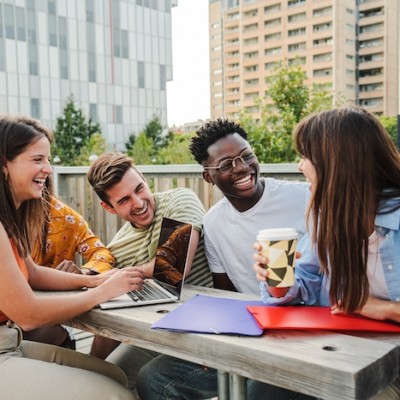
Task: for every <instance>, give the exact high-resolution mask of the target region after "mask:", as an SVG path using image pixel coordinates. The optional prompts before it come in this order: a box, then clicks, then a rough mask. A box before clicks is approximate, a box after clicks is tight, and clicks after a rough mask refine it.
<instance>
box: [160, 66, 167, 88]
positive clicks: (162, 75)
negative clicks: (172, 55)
mask: <svg viewBox="0 0 400 400" xmlns="http://www.w3.org/2000/svg"><path fill="white" fill-rule="evenodd" d="M160 89H161V90H167V73H166V68H165V65H160Z"/></svg>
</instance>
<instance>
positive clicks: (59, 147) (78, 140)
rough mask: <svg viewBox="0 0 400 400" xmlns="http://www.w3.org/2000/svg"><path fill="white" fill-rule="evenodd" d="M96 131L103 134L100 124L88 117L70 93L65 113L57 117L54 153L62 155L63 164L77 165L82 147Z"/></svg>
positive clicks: (61, 162)
mask: <svg viewBox="0 0 400 400" xmlns="http://www.w3.org/2000/svg"><path fill="white" fill-rule="evenodd" d="M94 133H100V134H101V128H100V125H99V124H98V123H95V122H94V121H93V120H92V118H91V117H90V116H89V117H88V118H86V117H85V116H84V114H83V111H82V110H81V109H80V108H77V107H76V106H75V101H74V98H73V96H72V95H70V96H69V97H68V99H67V103H66V105H65V107H64V110H63V114H62V115H60V116H59V117H58V118H57V124H56V129H55V130H54V143H53V147H52V154H53V155H54V156H55V155H58V156H59V157H60V160H61V161H60V164H61V165H77V158H78V156H79V154H80V152H81V148H82V147H83V146H86V145H87V144H88V142H89V139H90V137H91V136H92V135H93V134H94Z"/></svg>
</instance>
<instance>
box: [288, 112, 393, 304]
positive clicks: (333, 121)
mask: <svg viewBox="0 0 400 400" xmlns="http://www.w3.org/2000/svg"><path fill="white" fill-rule="evenodd" d="M293 137H294V142H295V146H296V148H297V150H298V152H299V153H300V154H302V155H303V156H304V157H306V158H307V159H308V160H310V161H311V163H312V164H313V166H314V167H315V170H316V183H314V184H313V185H314V187H313V195H312V198H311V200H310V204H309V209H308V217H311V220H312V221H313V228H312V238H313V243H314V244H316V247H317V251H318V256H319V259H320V263H321V269H322V271H323V272H324V273H326V274H327V275H328V276H329V275H330V279H331V285H330V289H329V295H330V301H331V304H340V305H341V307H342V308H343V309H344V310H345V311H346V312H353V311H355V310H357V309H359V308H360V307H362V306H363V305H364V304H365V302H366V300H367V297H368V293H369V283H368V277H367V260H368V238H369V236H370V234H371V229H372V228H373V221H374V218H375V215H376V214H377V213H378V212H390V211H391V209H389V208H387V207H386V209H385V210H381V209H380V208H379V207H380V202H381V201H382V200H384V199H388V198H396V197H398V198H400V156H399V152H398V150H397V148H396V146H395V145H394V143H393V141H392V139H391V138H390V136H389V134H388V133H387V132H386V130H385V129H384V128H383V126H382V125H381V124H380V122H379V121H378V120H377V119H376V118H375V117H374V116H373V115H372V114H371V113H369V112H367V111H366V110H364V109H362V108H359V107H355V106H354V107H346V108H339V109H335V110H330V111H324V112H321V113H318V114H315V115H312V116H310V117H308V118H306V119H304V120H303V121H301V122H300V124H299V125H298V126H297V128H296V129H295V131H294V133H293ZM399 206H400V201H397V202H396V204H395V206H394V207H393V208H394V209H395V208H399ZM309 220H310V219H309ZM328 264H329V266H330V268H329V269H328Z"/></svg>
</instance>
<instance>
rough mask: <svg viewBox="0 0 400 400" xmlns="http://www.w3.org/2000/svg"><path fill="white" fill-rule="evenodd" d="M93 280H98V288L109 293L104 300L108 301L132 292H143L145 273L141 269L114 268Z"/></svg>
mask: <svg viewBox="0 0 400 400" xmlns="http://www.w3.org/2000/svg"><path fill="white" fill-rule="evenodd" d="M93 278H94V279H96V278H97V279H98V288H99V289H102V290H104V291H105V292H106V293H107V294H106V298H105V299H104V301H106V300H109V299H112V298H113V297H118V296H121V295H123V294H125V293H127V292H129V291H131V290H142V288H143V279H144V272H143V268H140V267H126V268H121V269H119V268H113V269H112V270H110V271H107V272H106V273H104V274H99V275H95V276H93Z"/></svg>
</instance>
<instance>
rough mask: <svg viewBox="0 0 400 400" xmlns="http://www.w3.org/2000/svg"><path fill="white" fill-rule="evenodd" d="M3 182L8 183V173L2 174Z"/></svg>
mask: <svg viewBox="0 0 400 400" xmlns="http://www.w3.org/2000/svg"><path fill="white" fill-rule="evenodd" d="M4 180H5V181H6V182H7V181H8V172H7V171H6V172H4Z"/></svg>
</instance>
